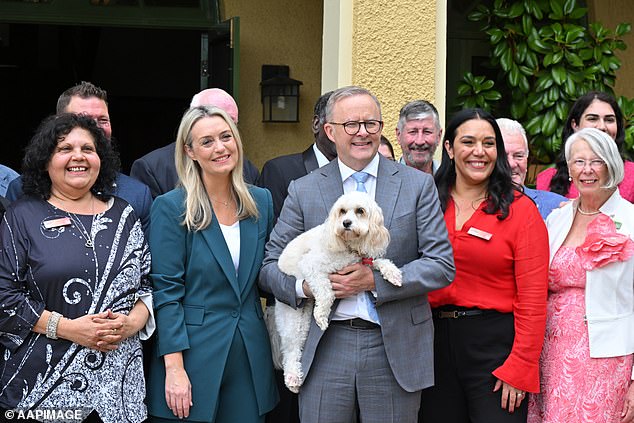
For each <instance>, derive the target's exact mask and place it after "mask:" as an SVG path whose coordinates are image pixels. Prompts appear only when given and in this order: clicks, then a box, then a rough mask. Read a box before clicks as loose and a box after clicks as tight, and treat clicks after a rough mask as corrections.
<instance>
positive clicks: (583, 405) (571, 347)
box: [528, 215, 632, 423]
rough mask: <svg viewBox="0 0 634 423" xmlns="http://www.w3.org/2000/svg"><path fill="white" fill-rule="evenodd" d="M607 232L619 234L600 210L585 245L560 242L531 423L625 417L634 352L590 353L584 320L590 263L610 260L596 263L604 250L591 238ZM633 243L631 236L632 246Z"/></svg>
mask: <svg viewBox="0 0 634 423" xmlns="http://www.w3.org/2000/svg"><path fill="white" fill-rule="evenodd" d="M610 224H611V228H610ZM606 232H612V234H614V235H617V236H618V234H616V233H615V231H614V223H613V222H612V220H611V219H610V218H609V217H607V216H605V215H599V216H598V217H597V218H596V219H595V220H593V221H592V222H591V223H590V224H589V225H588V236H587V238H586V240H585V242H584V244H583V245H581V246H580V247H561V248H560V249H559V250H558V251H557V253H556V254H555V256H554V257H553V261H552V263H551V267H550V272H549V281H548V289H549V293H548V306H547V316H548V317H547V321H546V338H545V340H544V347H543V350H542V354H541V360H540V369H541V378H540V385H541V393H540V394H535V395H530V396H529V403H528V423H539V422H544V423H546V422H548V423H573V422H574V423H584V422H586V423H604V422H614V423H618V422H620V420H621V417H620V415H621V411H622V407H623V401H624V398H625V393H626V392H627V388H628V384H629V380H630V378H631V376H632V355H631V354H630V355H628V356H622V357H612V358H590V348H589V344H588V330H587V326H586V324H585V322H584V315H585V284H586V269H587V270H590V269H592V268H594V267H597V266H601V265H605V264H607V263H606V262H605V260H603V261H602V262H601V263H598V264H597V261H601V259H596V257H597V256H601V254H602V252H601V251H596V249H595V250H593V248H592V246H590V248H588V244H589V243H592V241H593V240H594V241H595V244H596V240H597V239H598V240H599V242H604V241H605V239H606ZM609 235H610V234H608V237H607V238H609ZM620 236H621V237H624V236H623V235H620ZM624 238H626V240H629V239H628V238H627V237H624ZM621 239H622V238H621ZM624 242H625V241H624ZM631 243H632V241H631V240H629V244H630V249H631V247H632V246H631ZM584 246H585V247H586V248H585V251H584V250H583V249H584ZM599 250H600V248H599ZM593 256H594V257H593ZM630 256H631V254H630ZM621 258H623V257H621ZM612 261H614V260H612Z"/></svg>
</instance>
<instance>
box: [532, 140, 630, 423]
mask: <svg viewBox="0 0 634 423" xmlns="http://www.w3.org/2000/svg"><path fill="white" fill-rule="evenodd" d="M565 154H566V161H567V163H568V170H569V172H570V176H571V177H572V182H573V183H574V185H575V187H576V188H577V190H578V191H579V198H578V199H576V200H575V201H573V202H570V203H568V204H566V205H565V206H564V207H562V208H560V209H558V210H555V211H553V213H552V214H551V215H550V216H549V217H548V220H547V226H548V233H549V237H550V256H551V265H550V274H549V295H548V311H547V313H548V317H547V323H546V339H545V342H544V348H543V350H542V355H541V361H540V367H541V393H540V394H536V395H531V397H530V399H529V411H528V413H529V416H528V422H529V423H538V422H549V423H557V422H559V423H571V422H574V423H581V422H587V423H602V422H614V423H617V422H633V421H634V384H632V377H633V374H632V361H633V360H632V357H633V355H632V353H634V241H633V240H632V239H633V237H634V205H632V204H631V203H630V202H628V201H627V200H625V199H623V198H622V197H621V195H620V194H619V190H618V188H617V185H618V184H619V183H620V182H621V180H622V179H623V172H624V171H623V160H622V159H621V157H620V156H619V153H618V150H617V148H616V144H615V143H614V142H613V141H612V139H611V138H610V137H609V136H608V135H607V134H605V133H603V132H601V131H599V130H597V129H594V128H587V129H582V130H580V131H579V132H576V133H575V134H573V135H571V136H570V137H569V138H568V140H567V141H566V144H565Z"/></svg>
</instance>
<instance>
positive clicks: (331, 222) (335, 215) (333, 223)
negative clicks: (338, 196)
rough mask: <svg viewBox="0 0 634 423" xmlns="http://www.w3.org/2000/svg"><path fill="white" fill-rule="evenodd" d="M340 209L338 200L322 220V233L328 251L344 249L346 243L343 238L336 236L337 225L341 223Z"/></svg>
mask: <svg viewBox="0 0 634 423" xmlns="http://www.w3.org/2000/svg"><path fill="white" fill-rule="evenodd" d="M340 210H341V205H340V204H339V201H337V202H336V203H335V205H334V206H332V208H331V209H330V213H328V218H327V219H326V221H325V222H324V224H325V229H326V233H325V234H324V241H325V242H326V249H327V250H328V251H344V250H345V249H346V244H345V243H344V241H343V239H341V237H340V236H338V235H337V234H338V230H340V229H341V228H339V226H340V225H341V216H340V213H339V211H340Z"/></svg>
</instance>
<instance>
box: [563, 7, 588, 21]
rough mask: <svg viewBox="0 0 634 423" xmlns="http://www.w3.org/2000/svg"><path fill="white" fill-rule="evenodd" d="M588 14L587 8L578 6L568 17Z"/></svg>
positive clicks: (581, 16)
mask: <svg viewBox="0 0 634 423" xmlns="http://www.w3.org/2000/svg"><path fill="white" fill-rule="evenodd" d="M587 14H588V9H586V8H585V7H578V8H576V9H575V10H573V11H572V12H571V13H570V14H569V15H568V17H569V18H570V19H575V20H576V19H581V18H583V17H584V16H586V15H587Z"/></svg>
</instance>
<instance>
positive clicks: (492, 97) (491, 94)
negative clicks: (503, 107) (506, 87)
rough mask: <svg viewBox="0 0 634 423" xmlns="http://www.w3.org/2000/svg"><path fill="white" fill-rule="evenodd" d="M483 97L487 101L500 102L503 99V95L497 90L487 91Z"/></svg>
mask: <svg viewBox="0 0 634 423" xmlns="http://www.w3.org/2000/svg"><path fill="white" fill-rule="evenodd" d="M482 96H483V97H484V98H485V100H487V101H498V100H499V99H501V98H502V94H501V93H499V92H498V91H495V90H490V91H485V92H483V93H482Z"/></svg>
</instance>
